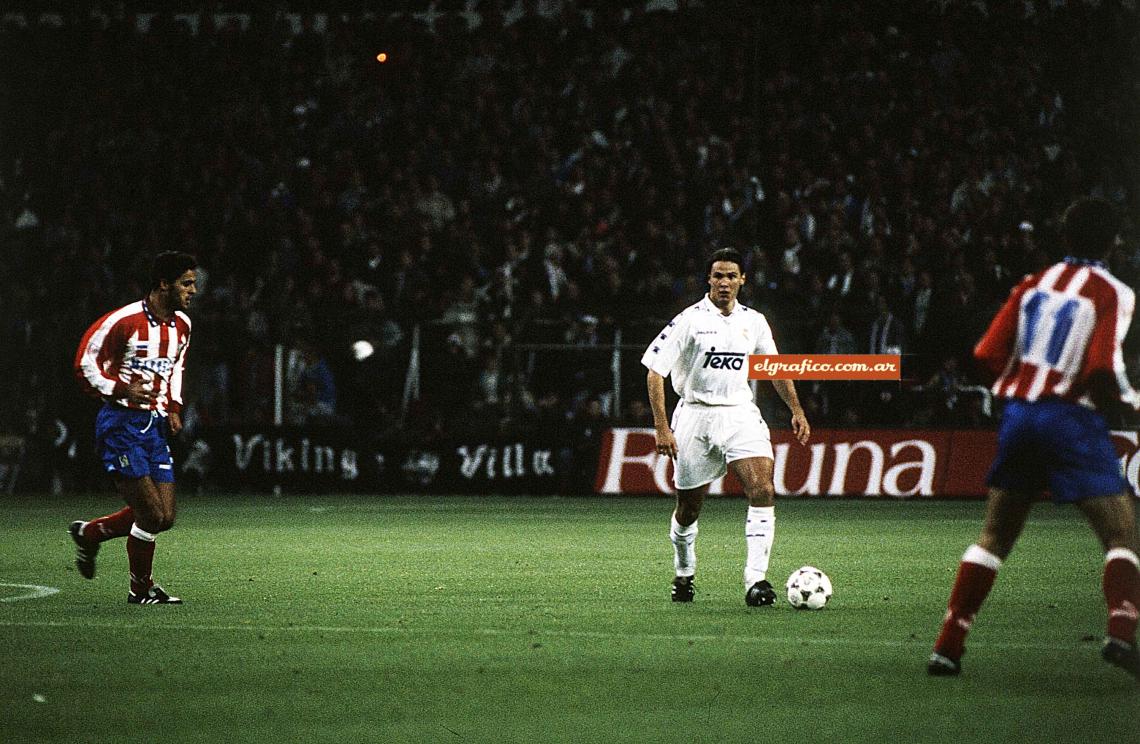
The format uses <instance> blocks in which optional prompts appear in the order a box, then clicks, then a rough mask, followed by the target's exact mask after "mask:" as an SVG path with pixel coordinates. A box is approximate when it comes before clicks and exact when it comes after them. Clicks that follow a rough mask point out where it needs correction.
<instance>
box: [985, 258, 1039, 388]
mask: <svg viewBox="0 0 1140 744" xmlns="http://www.w3.org/2000/svg"><path fill="white" fill-rule="evenodd" d="M1034 281H1035V279H1034V277H1032V276H1028V277H1026V278H1025V279H1024V280H1022V282H1021V283H1020V284H1018V285H1017V286H1016V287H1014V288H1013V291H1012V292H1010V294H1009V299H1007V300H1006V301H1005V304H1004V305H1002V306H1001V309H1000V310H998V313H997V315H995V316H994V319H993V320H992V321H991V322H990V327H989V328H988V329H987V330H986V333H985V335H984V336H982V338H981V340H980V341H978V343H977V345H975V346H974V358H975V359H977V360H978V363H979V364H981V365H982V367H984V368H985V369H986V370H987V371H988V372H989V373H990V374H992V375H994V376H995V377H996V376H998V375H1000V374H1001V373H1002V370H1004V369H1005V367H1006V365H1007V364H1008V363H1009V357H1010V354H1011V353H1012V352H1013V345H1014V343H1015V342H1016V341H1017V326H1018V322H1019V320H1020V318H1021V298H1022V297H1023V296H1024V295H1025V291H1026V290H1027V289H1028V288H1029V287H1030V286H1031V285H1032V284H1033V283H1034Z"/></svg>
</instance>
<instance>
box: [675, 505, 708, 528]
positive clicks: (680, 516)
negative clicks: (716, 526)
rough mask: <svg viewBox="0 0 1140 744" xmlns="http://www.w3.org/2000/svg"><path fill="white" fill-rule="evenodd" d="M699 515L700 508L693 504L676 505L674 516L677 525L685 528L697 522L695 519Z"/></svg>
mask: <svg viewBox="0 0 1140 744" xmlns="http://www.w3.org/2000/svg"><path fill="white" fill-rule="evenodd" d="M700 513H701V510H700V507H697V506H695V505H693V504H677V510H676V512H675V513H674V516H675V517H676V519H677V524H680V525H681V526H683V527H687V526H689V525H690V524H692V523H693V522H695V521H697V517H699V516H700Z"/></svg>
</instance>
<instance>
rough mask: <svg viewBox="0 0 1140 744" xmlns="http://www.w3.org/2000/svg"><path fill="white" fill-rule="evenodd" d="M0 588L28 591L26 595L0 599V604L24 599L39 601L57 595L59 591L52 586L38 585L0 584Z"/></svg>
mask: <svg viewBox="0 0 1140 744" xmlns="http://www.w3.org/2000/svg"><path fill="white" fill-rule="evenodd" d="M0 586H7V587H12V588H13V589H30V590H31V591H29V592H28V593H27V594H17V595H16V596H14V597H0V602H19V601H20V600H24V599H40V598H41V597H50V596H51V595H53V594H59V589H56V588H55V587H54V586H40V585H39V584H6V583H2V582H0Z"/></svg>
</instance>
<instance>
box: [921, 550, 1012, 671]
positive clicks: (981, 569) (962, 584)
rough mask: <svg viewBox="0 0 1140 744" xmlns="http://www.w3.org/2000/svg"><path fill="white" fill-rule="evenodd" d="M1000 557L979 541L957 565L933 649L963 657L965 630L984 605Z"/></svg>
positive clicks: (967, 631) (955, 656)
mask: <svg viewBox="0 0 1140 744" xmlns="http://www.w3.org/2000/svg"><path fill="white" fill-rule="evenodd" d="M1000 567H1001V559H1000V558H998V557H997V556H996V555H994V554H993V553H990V552H989V551H987V550H984V549H982V548H980V547H978V546H977V545H971V546H970V547H969V548H968V549H967V550H966V554H965V555H964V556H962V562H961V563H960V564H959V565H958V576H957V578H956V579H954V589H953V591H951V592H950V602H949V603H948V606H947V610H946V619H945V620H944V621H943V622H942V632H941V633H939V635H938V640H937V641H935V642H934V650H935V651H936V652H938V653H940V654H942V655H943V656H948V657H950V658H951V659H960V658H962V654H963V653H964V652H965V650H966V634H967V633H969V632H970V626H971V625H973V624H974V616H975V615H977V614H978V610H980V609H981V608H982V603H983V602H985V601H986V597H987V596H989V593H990V589H992V588H993V585H994V579H996V578H997V572H998V568H1000Z"/></svg>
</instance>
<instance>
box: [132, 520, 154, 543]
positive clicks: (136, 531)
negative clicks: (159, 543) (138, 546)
mask: <svg viewBox="0 0 1140 744" xmlns="http://www.w3.org/2000/svg"><path fill="white" fill-rule="evenodd" d="M131 537H137V538H138V539H139V540H145V541H147V542H154V537H155V536H154V535H152V534H150V533H149V532H147V531H146V530H144V529H143V528H142V527H139V526H138V525H137V524H132V525H131Z"/></svg>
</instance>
